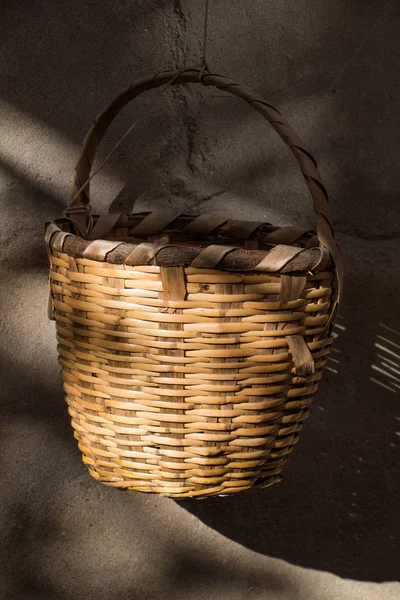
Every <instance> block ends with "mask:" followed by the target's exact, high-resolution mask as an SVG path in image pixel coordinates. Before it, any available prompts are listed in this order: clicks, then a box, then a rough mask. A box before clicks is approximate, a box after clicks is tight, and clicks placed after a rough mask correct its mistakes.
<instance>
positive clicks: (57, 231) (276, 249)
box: [45, 211, 334, 274]
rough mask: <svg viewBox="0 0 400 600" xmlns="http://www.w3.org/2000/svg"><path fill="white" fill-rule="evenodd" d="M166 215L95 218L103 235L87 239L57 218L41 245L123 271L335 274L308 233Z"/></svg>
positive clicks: (208, 217)
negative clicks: (180, 269) (124, 231)
mask: <svg viewBox="0 0 400 600" xmlns="http://www.w3.org/2000/svg"><path fill="white" fill-rule="evenodd" d="M165 212H166V211H153V212H141V213H135V214H120V213H109V214H107V215H100V216H94V219H95V223H96V225H95V228H94V230H93V233H94V234H95V233H96V228H97V231H98V233H102V235H101V236H94V235H93V236H92V239H90V240H87V239H83V238H82V237H80V236H78V235H76V234H75V233H74V232H73V231H74V230H73V227H72V226H71V222H70V220H69V219H66V218H62V219H57V220H55V221H52V222H48V223H46V229H45V242H46V244H47V246H48V249H49V251H50V252H52V251H57V252H63V253H65V254H67V255H68V256H70V257H71V258H82V259H89V260H94V261H98V262H107V263H111V264H115V265H123V266H125V267H126V266H145V265H152V266H159V267H190V266H192V267H197V268H217V269H219V270H226V271H247V270H254V271H262V272H271V273H275V274H279V273H297V274H300V273H310V274H314V273H319V272H322V271H330V270H334V264H333V261H332V258H331V256H330V253H329V251H328V250H327V249H326V248H324V247H322V246H320V245H319V244H318V240H317V239H316V236H315V234H314V231H313V230H310V229H306V228H299V227H293V226H291V227H274V226H273V225H271V224H270V223H263V222H256V221H243V220H233V219H227V218H226V217H221V215H220V216H219V217H218V219H219V222H220V224H219V225H216V226H215V223H217V220H216V219H215V217H217V216H216V215H207V214H206V215H205V214H203V215H181V214H179V213H175V214H174V215H172V214H170V216H169V217H168V218H166V215H165ZM171 216H172V217H173V218H170V217H171ZM160 219H161V220H162V221H163V222H161V220H160ZM174 223H175V227H174ZM210 223H211V225H210ZM160 224H161V227H160ZM182 224H184V225H185V226H184V227H183V228H182ZM205 224H208V228H207V227H206V226H204V225H205ZM104 225H106V228H105V227H104ZM122 225H125V227H127V226H129V227H130V235H129V237H128V238H127V237H126V234H125V236H124V235H120V236H119V237H120V239H118V236H112V235H111V234H112V232H113V231H114V230H115V229H116V228H117V227H121V226H122Z"/></svg>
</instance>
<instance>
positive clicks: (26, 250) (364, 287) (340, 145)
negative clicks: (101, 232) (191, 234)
mask: <svg viewBox="0 0 400 600" xmlns="http://www.w3.org/2000/svg"><path fill="white" fill-rule="evenodd" d="M210 6H211V12H210V32H209V55H208V59H209V63H210V66H211V69H212V70H213V71H217V72H218V71H219V72H222V73H224V74H227V75H229V76H231V77H233V78H235V79H237V80H239V81H240V82H242V83H246V84H248V85H249V86H251V87H253V88H255V89H257V91H259V92H260V93H261V94H263V95H264V96H265V97H266V98H267V99H268V100H269V101H271V103H272V104H274V105H275V106H277V107H279V108H280V109H281V110H282V112H283V113H284V114H285V115H286V117H287V118H288V119H289V121H290V122H291V124H292V125H293V127H294V128H295V130H296V131H297V132H298V133H299V134H300V136H301V137H302V138H304V140H305V141H306V142H307V144H308V146H309V147H310V148H311V149H312V150H313V152H314V154H315V156H316V157H317V159H318V162H319V164H320V167H321V171H322V173H323V175H324V178H325V180H326V183H327V185H328V189H329V190H330V193H331V199H332V206H333V212H334V216H335V223H336V229H337V233H338V237H339V239H340V241H341V246H342V250H343V255H344V261H345V268H346V290H345V298H344V302H343V307H342V310H341V318H340V320H339V322H338V326H337V328H336V331H337V333H338V334H340V335H339V339H338V341H337V343H336V346H335V352H334V353H333V354H332V359H333V360H332V361H331V362H330V366H329V369H327V370H326V371H325V382H324V384H323V385H322V386H321V388H320V391H319V393H318V396H317V398H316V402H315V405H314V410H313V414H312V416H311V417H310V419H309V421H308V422H307V423H306V426H305V428H304V431H303V434H302V437H301V440H300V443H299V444H298V446H297V447H296V449H295V452H294V453H293V455H292V457H291V460H290V461H289V463H288V465H287V468H286V471H285V477H284V480H283V482H282V483H281V484H280V485H279V486H275V487H272V488H269V489H267V490H264V491H262V490H261V491H254V492H250V493H247V494H243V495H238V496H237V497H231V498H217V499H214V500H211V499H210V500H203V501H197V502H196V501H183V502H173V501H171V500H167V499H164V498H160V497H152V496H146V495H140V494H129V493H121V492H117V491H115V490H112V489H109V488H107V487H105V486H101V485H100V484H98V483H96V482H95V481H92V480H91V479H90V478H89V476H88V475H87V474H86V469H85V468H84V466H83V465H82V463H81V460H80V456H79V453H78V450H77V448H76V446H75V442H74V440H73V437H72V430H71V427H70V425H69V417H68V414H67V408H66V405H65V403H64V401H63V395H62V389H61V381H60V377H59V368H58V364H57V355H56V343H55V332H54V323H52V322H49V321H48V320H47V317H46V304H47V294H48V288H47V256H46V251H45V247H44V244H43V223H44V221H46V220H49V219H51V218H54V217H57V216H59V215H60V213H61V211H62V209H63V207H64V206H65V203H66V196H67V191H68V185H69V182H70V179H71V177H72V171H73V167H74V162H75V160H76V158H77V155H78V152H79V146H80V143H81V141H82V139H83V137H84V135H85V133H86V131H87V129H88V127H89V124H90V122H91V120H92V119H93V117H94V116H95V114H96V113H97V112H98V111H99V110H100V109H101V108H102V107H103V106H104V105H105V104H106V103H108V101H109V100H110V99H111V98H112V96H113V95H114V94H115V93H116V92H117V91H118V90H119V89H120V88H121V87H124V86H125V85H127V84H128V83H129V82H130V81H131V80H133V79H135V78H137V77H140V76H143V75H147V74H149V73H151V72H157V71H160V70H163V69H166V68H169V67H171V66H172V67H178V66H183V65H185V64H193V63H196V62H198V60H199V56H200V53H201V43H200V41H201V37H202V32H201V28H202V18H203V2H195V1H194V0H190V1H189V0H170V1H169V2H168V1H167V0H114V1H113V2H95V1H94V0H80V1H78V0H59V1H58V2H51V1H50V0H25V1H24V2H19V3H16V2H12V1H10V0H3V2H1V3H0V46H1V52H0V81H1V87H0V190H1V191H0V210H1V229H0V256H1V279H0V281H1V285H0V297H1V302H2V307H1V336H0V348H1V355H2V359H1V381H0V395H1V406H2V412H1V420H0V428H1V437H0V461H1V462H0V465H1V467H0V469H1V474H2V477H1V487H2V494H1V495H2V502H1V505H0V520H1V532H2V535H1V538H0V549H1V552H0V563H1V567H0V590H1V593H0V596H1V598H5V599H9V598H18V599H34V598H41V599H49V600H50V599H51V600H53V599H56V598H62V599H63V600H70V599H71V600H72V599H74V600H75V599H77V598H82V599H83V598H85V599H92V598H93V599H94V598H96V599H99V600H103V599H104V600H105V599H107V600H109V599H112V598H123V599H125V598H126V599H132V600H133V599H138V600H142V599H143V600H147V599H149V600H150V599H158V598H159V599H160V600H161V599H163V600H164V599H165V600H167V599H171V600H172V599H180V598H182V599H185V600H186V599H187V600H192V599H193V600H200V599H201V600H202V599H206V598H207V599H210V600H211V599H214V598H215V599H218V600H225V599H227V600H228V599H229V600H236V599H242V598H243V599H244V598H246V599H247V598H254V599H257V600H264V599H269V598H271V599H272V598H273V599H282V600H283V599H288V600H289V599H290V600H302V599H304V600H309V599H312V598H318V599H319V598H324V600H334V599H335V600H336V599H349V600H359V599H360V600H361V599H365V598H370V599H371V600H378V599H385V600H389V599H394V598H398V597H399V594H400V586H399V584H398V583H395V581H396V580H397V579H399V538H400V531H399V518H398V516H399V515H398V512H399V511H398V505H399V462H398V460H399V445H400V439H399V436H400V410H399V406H400V405H399V400H400V394H399V392H400V333H399V332H400V316H399V315H400V311H399V303H398V297H399V293H400V270H399V260H400V259H399V256H400V210H399V192H400V191H399V172H400V166H399V161H398V148H399V146H400V111H399V110H398V97H399V88H400V80H399V64H400V41H399V36H398V29H399V25H400V7H399V4H398V2H396V0H369V1H368V2H365V0H350V1H349V0H346V1H345V0H337V1H336V2H329V1H328V0H319V1H317V0H297V1H296V2H294V1H293V0H290V1H285V0H277V1H276V2H268V1H267V0H249V1H246V2H243V1H239V0H230V1H228V0H219V1H218V2H217V1H214V2H213V1H212V0H211V3H210ZM142 114H143V115H144V119H143V120H142V121H141V123H140V124H139V125H138V127H137V128H136V130H135V131H134V133H133V134H132V135H131V136H130V137H129V139H127V140H126V141H125V142H124V144H123V145H122V146H121V147H120V148H119V149H118V151H117V152H116V153H115V155H114V156H113V157H112V159H111V160H110V161H109V162H108V163H107V166H106V167H105V168H104V169H103V171H102V173H101V174H100V175H99V176H98V177H97V178H96V180H95V181H94V183H93V186H92V198H93V202H94V205H95V207H96V209H97V210H103V211H105V210H107V207H108V205H109V204H110V203H111V202H112V203H113V207H114V208H117V209H118V208H120V207H132V206H133V204H135V210H136V209H146V208H149V207H156V206H158V207H160V206H173V207H176V208H178V209H182V210H185V211H208V210H212V211H214V212H224V213H229V214H230V215H232V216H233V217H245V218H249V219H255V220H257V219H265V220H269V221H272V222H274V223H276V224H278V225H283V224H289V223H295V224H303V223H305V224H311V223H312V219H313V215H312V210H311V203H310V201H309V198H308V196H307V191H306V188H305V185H304V182H303V181H302V178H301V176H300V174H299V172H298V170H297V167H296V164H295V162H294V160H293V158H292V156H291V154H290V152H289V151H288V150H287V149H285V148H284V147H283V146H282V143H281V141H280V140H279V139H277V136H276V134H274V132H273V131H272V130H270V129H269V128H268V126H267V124H266V123H264V122H263V121H262V119H261V118H260V117H259V115H257V114H256V113H253V112H252V111H251V110H250V109H249V108H248V107H247V106H246V105H242V104H241V103H240V102H239V101H238V100H235V99H230V98H226V95H224V94H223V93H219V92H216V91H213V90H210V89H203V88H202V87H201V86H200V85H193V86H188V87H185V88H177V89H176V90H173V91H169V92H168V93H167V94H166V95H165V96H164V97H163V98H160V94H159V93H157V92H154V93H148V94H146V95H145V96H144V97H143V98H140V99H139V100H138V101H137V102H135V104H132V105H131V106H129V107H127V109H126V110H125V112H124V114H123V115H122V116H121V118H119V119H118V121H117V122H116V123H115V125H114V126H113V128H112V130H111V131H110V135H109V137H108V138H107V140H106V141H105V144H104V145H103V146H102V148H101V152H100V157H104V156H105V155H106V154H107V152H108V151H109V149H110V148H111V147H112V145H113V144H114V143H115V142H116V140H117V139H118V137H119V136H120V135H121V134H122V133H123V132H124V131H125V130H126V129H127V128H128V126H129V125H130V124H131V123H132V122H133V121H134V120H135V119H136V118H137V116H138V115H142ZM343 578H346V579H343ZM382 582H386V583H382Z"/></svg>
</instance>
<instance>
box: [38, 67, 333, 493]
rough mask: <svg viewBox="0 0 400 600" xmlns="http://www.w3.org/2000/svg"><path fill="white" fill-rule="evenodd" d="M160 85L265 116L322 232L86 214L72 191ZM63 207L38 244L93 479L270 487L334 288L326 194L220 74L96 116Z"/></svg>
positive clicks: (312, 368) (292, 142) (327, 341)
mask: <svg viewBox="0 0 400 600" xmlns="http://www.w3.org/2000/svg"><path fill="white" fill-rule="evenodd" d="M171 78H174V80H173V82H174V84H178V83H189V82H198V81H199V79H201V82H202V83H203V84H205V85H212V86H216V87H217V88H221V89H223V90H224V91H226V92H231V93H232V94H234V95H236V96H238V97H239V98H242V99H243V100H245V101H246V102H248V103H249V104H250V105H251V106H252V107H254V108H255V109H256V110H257V111H258V112H259V113H261V114H262V115H263V116H264V117H266V119H267V120H268V121H269V122H270V123H271V125H272V126H273V127H274V129H275V130H276V131H277V132H278V133H279V134H280V136H281V137H282V138H283V140H284V141H285V142H286V143H287V144H288V145H289V147H290V148H291V150H292V152H293V153H294V155H295V157H296V159H297V160H298V162H299V164H300V167H301V170H302V172H303V175H304V177H305V179H306V182H307V184H308V187H309V189H310V192H311V195H312V198H313V203H314V207H315V210H316V215H317V235H315V234H314V233H313V232H310V231H304V230H301V229H298V228H295V227H284V228H280V229H279V228H276V227H273V226H271V225H269V224H265V223H259V222H250V221H236V220H228V219H227V218H226V217H224V216H221V215H215V214H208V215H201V216H196V217H193V216H187V215H180V214H178V213H176V212H173V211H166V210H164V211H159V212H152V213H146V214H130V215H119V214H107V215H102V216H99V217H93V216H91V214H90V205H89V195H88V188H86V189H85V190H84V191H82V192H81V193H79V195H78V196H76V194H77V192H78V190H79V189H80V188H81V187H82V184H84V183H85V182H86V181H87V179H88V177H89V173H90V169H91V165H92V163H93V159H94V155H95V152H96V149H97V146H98V143H99V142H100V140H101V139H102V138H103V136H104V134H105V132H106V130H107V128H108V126H109V124H110V123H111V121H112V119H113V118H114V117H115V116H116V114H117V113H118V112H119V111H120V110H121V109H122V107H123V106H124V105H125V104H126V103H127V102H129V101H130V100H131V99H133V98H134V97H136V96H137V95H139V94H140V93H141V92H143V91H145V90H149V89H150V88H155V87H159V86H162V85H165V84H167V83H168V82H171ZM74 196H76V197H75V198H74ZM71 199H73V201H72V202H70V206H69V208H68V209H67V211H66V213H67V217H66V218H63V219H60V220H57V221H56V222H54V223H48V224H47V228H46V243H47V245H48V249H49V256H50V261H51V272H50V284H51V300H52V303H51V310H52V315H53V318H54V319H55V321H56V327H57V337H58V344H59V345H58V350H59V361H60V364H61V366H62V376H63V380H64V389H65V393H66V400H67V402H68V406H69V412H70V415H71V417H72V425H73V428H74V430H75V437H76V439H77V440H78V444H79V448H80V450H81V451H82V454H83V461H84V463H85V464H87V465H88V468H89V472H90V474H91V475H92V476H93V477H94V478H95V479H97V480H99V481H102V482H103V483H105V484H107V485H110V486H113V487H116V488H121V489H129V490H137V491H142V492H156V493H159V494H163V495H165V496H172V497H189V496H196V497H201V496H210V495H214V494H231V493H236V492H239V491H242V490H247V489H249V488H251V487H253V486H261V487H265V486H268V485H271V484H273V483H274V482H276V481H279V479H280V474H281V471H282V468H283V466H284V464H285V462H286V459H287V457H288V454H289V453H290V452H291V450H292V447H293V445H294V444H295V443H296V441H297V439H298V436H299V432H300V430H301V428H302V423H303V421H304V419H305V418H306V417H307V416H308V414H309V407H310V403H311V399H312V396H313V394H314V392H315V391H316V390H317V387H318V382H319V380H320V379H321V373H322V367H323V365H324V363H325V360H326V356H327V355H328V353H329V349H330V345H331V342H332V339H331V337H330V332H331V328H332V323H333V320H334V308H335V306H336V305H337V298H338V294H339V290H340V285H341V283H340V282H341V263H340V256H339V252H338V248H337V245H336V243H335V241H334V238H333V234H332V225H331V218H330V213H329V208H328V203H327V196H326V191H325V188H324V186H323V184H322V182H321V179H320V176H319V174H318V171H317V168H316V163H315V161H314V159H313V158H312V156H311V155H310V154H309V152H307V151H306V150H305V149H304V147H303V144H302V142H301V141H300V140H299V138H298V137H297V136H296V134H295V133H294V132H293V130H292V129H291V128H290V127H289V125H288V124H287V123H286V122H285V120H284V119H283V117H282V116H281V114H280V113H279V112H278V111H277V110H275V109H274V108H273V107H272V106H271V105H269V104H267V103H266V102H265V101H264V100H263V99H262V98H261V97H259V96H258V95H256V94H255V93H254V92H251V91H249V90H248V89H246V88H244V87H241V86H239V85H237V84H235V83H234V82H233V81H231V80H229V79H227V78H226V77H223V76H219V75H212V74H210V73H207V72H206V73H202V72H201V71H200V70H198V69H188V70H186V71H183V72H182V71H181V72H177V73H174V72H165V73H161V74H158V75H156V76H155V77H149V78H146V79H142V80H140V81H137V82H136V83H134V84H133V85H131V86H129V87H128V88H127V89H125V90H124V91H122V92H121V93H120V94H119V95H118V96H117V97H116V98H115V100H114V101H113V102H112V103H111V104H110V105H109V106H108V107H107V108H106V109H105V110H104V111H103V112H102V113H101V114H100V115H99V116H98V118H97V119H96V121H95V122H94V124H93V126H92V128H91V130H90V132H89V134H88V136H87V137H86V139H85V142H84V148H83V151H82V153H81V155H80V158H79V161H78V164H77V167H76V175H75V179H74V183H73V186H72V190H71Z"/></svg>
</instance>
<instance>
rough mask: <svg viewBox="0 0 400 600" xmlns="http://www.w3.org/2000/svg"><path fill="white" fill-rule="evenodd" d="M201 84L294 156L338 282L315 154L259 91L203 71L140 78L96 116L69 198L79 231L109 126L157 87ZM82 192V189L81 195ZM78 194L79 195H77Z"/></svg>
mask: <svg viewBox="0 0 400 600" xmlns="http://www.w3.org/2000/svg"><path fill="white" fill-rule="evenodd" d="M198 82H200V83H202V84H204V85H207V86H214V87H216V88H219V89H221V90H223V91H225V92H230V93H231V94H233V95H234V96H237V97H238V98H241V99H242V100H244V101H245V102H247V103H248V104H249V105H250V106H252V107H253V108H254V109H255V110H256V111H257V112H259V113H260V114H261V115H262V116H263V117H265V118H266V119H267V121H268V122H269V123H270V124H271V125H272V127H273V128H274V129H275V131H277V132H278V134H279V135H280V137H281V138H282V140H283V141H284V142H285V144H287V145H288V146H289V148H290V150H291V151H292V153H293V154H294V156H295V158H296V160H297V162H298V163H299V166H300V169H301V171H302V173H303V176H304V178H305V180H306V183H307V186H308V188H309V190H310V194H311V197H312V200H313V205H314V210H315V213H316V229H317V236H318V240H319V242H320V244H321V245H322V246H324V247H326V248H327V249H328V250H329V252H330V253H331V255H332V258H333V260H334V261H335V264H336V267H337V271H338V277H339V282H340V281H341V278H342V267H341V258H340V252H339V249H338V246H337V244H336V242H335V239H334V234H333V225H332V217H331V211H330V207H329V203H328V194H327V191H326V188H325V186H324V184H323V182H322V179H321V176H320V174H319V172H318V168H317V163H316V161H315V159H314V158H313V156H312V154H311V153H310V152H309V151H308V150H306V148H305V147H304V144H303V142H302V141H301V139H300V138H299V137H298V135H297V134H296V133H295V132H294V131H293V129H292V128H291V127H290V125H289V124H288V123H287V121H286V120H285V119H284V117H283V116H282V115H281V113H280V112H279V111H278V110H276V108H274V107H273V106H272V105H271V104H269V103H267V102H266V101H265V100H264V99H263V98H262V97H261V96H259V95H258V94H257V93H256V92H254V91H252V90H250V89H248V88H246V87H244V86H241V85H238V84H237V83H235V82H234V81H232V80H231V79H229V78H228V77H225V76H223V75H215V74H212V73H209V72H208V71H205V72H204V69H202V68H189V69H185V70H177V71H164V72H162V73H158V74H157V75H154V76H150V77H144V78H142V79H138V80H137V81H135V82H134V83H132V84H131V85H130V86H128V87H127V88H125V89H124V90H122V91H121V92H120V93H119V94H118V95H117V96H116V97H115V98H114V100H112V102H111V103H110V104H109V105H108V106H107V107H106V108H105V109H104V110H103V111H102V112H101V113H100V114H99V115H98V116H97V118H96V119H95V121H94V123H93V124H92V126H91V128H90V130H89V132H88V134H87V136H86V138H85V140H84V143H83V149H82V152H81V154H80V156H79V159H78V162H77V165H76V167H75V177H74V180H73V182H72V186H71V189H70V195H69V206H68V209H67V211H66V212H67V213H68V214H69V217H70V219H71V220H72V222H73V223H76V225H77V226H78V229H79V230H82V229H83V230H87V229H88V224H89V228H90V220H89V214H90V198H89V185H87V186H85V188H84V189H83V190H81V188H82V186H83V185H84V184H85V183H86V182H87V180H88V179H89V176H90V171H91V167H92V164H93V160H94V157H95V154H96V151H97V148H98V146H99V143H100V142H101V140H102V139H103V137H104V135H105V134H106V132H107V130H108V127H109V126H110V124H111V122H112V121H113V120H114V118H115V117H116V116H117V115H118V113H119V112H120V111H121V110H122V108H123V107H124V106H125V105H126V104H127V103H128V102H130V101H131V100H133V99H134V98H136V97H137V96H139V95H140V94H141V93H142V92H145V91H148V90H151V89H153V88H158V87H160V86H163V85H166V84H168V83H169V84H171V83H172V84H173V85H175V84H181V83H198ZM79 190H81V191H80V192H79ZM78 192H79V194H78Z"/></svg>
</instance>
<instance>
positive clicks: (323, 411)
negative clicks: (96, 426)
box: [179, 269, 400, 581]
mask: <svg viewBox="0 0 400 600" xmlns="http://www.w3.org/2000/svg"><path fill="white" fill-rule="evenodd" d="M388 276H390V269H388V270H387V271H386V273H385V271H383V272H381V276H380V278H379V276H378V277H377V279H376V280H375V285H374V288H373V290H371V289H370V290H369V297H368V300H367V301H365V302H364V304H361V302H360V298H363V297H367V296H363V291H365V292H367V288H368V277H366V276H365V275H364V278H363V276H362V275H361V276H358V277H355V280H353V281H351V282H349V284H348V285H349V290H348V293H347V297H346V299H345V306H343V307H342V309H341V318H339V319H338V321H337V325H336V326H335V332H338V333H339V334H340V336H339V339H338V340H336V343H335V345H334V350H333V352H332V355H331V357H330V360H329V362H328V364H327V367H326V369H325V373H324V381H323V383H322V384H321V387H320V390H319V392H318V394H317V397H316V399H315V401H314V408H313V412H312V415H311V417H310V419H309V421H307V422H306V423H305V426H304V430H303V432H302V435H301V436H300V442H299V444H298V445H297V447H295V449H294V451H293V454H292V455H291V456H290V457H289V461H288V463H287V465H286V467H285V470H284V473H283V481H282V483H281V484H280V485H279V486H273V487H270V488H268V489H264V490H262V489H261V490H252V491H248V492H245V493H240V494H237V495H232V496H227V497H217V498H210V499H204V500H202V501H196V500H194V499H185V500H181V501H179V504H180V505H181V506H182V507H183V508H185V509H186V510H188V511H189V512H191V513H192V514H193V515H196V516H197V517H198V518H199V519H200V520H201V521H203V522H204V523H206V524H207V525H208V526H210V527H212V528H213V529H215V530H217V531H218V532H220V533H222V534H223V535H225V536H226V537H228V538H230V539H232V540H234V541H236V542H239V543H240V544H242V545H244V546H246V547H247V548H251V549H252V550H255V551H257V552H260V553H262V554H265V555H268V556H273V557H277V558H282V559H284V560H287V561H289V562H291V563H294V564H296V565H300V566H303V567H307V568H314V569H321V570H326V571H330V572H333V573H334V574H337V575H339V576H341V577H346V578H352V579H358V580H369V581H385V580H397V578H398V558H397V552H396V546H397V543H398V542H397V540H398V537H399V534H400V531H399V524H398V518H397V515H398V494H399V483H398V481H399V477H398V466H396V460H395V454H397V455H398V453H399V444H398V442H397V443H396V435H397V436H398V435H399V431H398V430H399V423H398V421H399V409H398V400H399V390H400V323H399V322H397V323H396V322H395V321H396V318H397V320H398V317H395V318H393V314H392V310H391V308H390V306H391V301H390V298H391V297H392V295H393V289H394V286H396V285H397V286H398V285H399V282H398V281H397V282H396V280H393V279H392V280H391V283H388ZM385 286H388V287H386V288H385ZM382 290H385V292H382ZM382 296H384V297H382ZM378 306H379V313H380V314H379V315H376V312H377V310H376V307H378ZM335 335H336V334H335ZM396 429H397V431H396ZM397 440H398V438H397ZM397 464H398V462H397ZM377 548H379V553H377V552H376V549H377Z"/></svg>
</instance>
